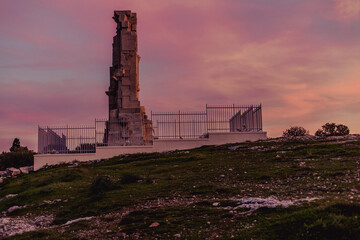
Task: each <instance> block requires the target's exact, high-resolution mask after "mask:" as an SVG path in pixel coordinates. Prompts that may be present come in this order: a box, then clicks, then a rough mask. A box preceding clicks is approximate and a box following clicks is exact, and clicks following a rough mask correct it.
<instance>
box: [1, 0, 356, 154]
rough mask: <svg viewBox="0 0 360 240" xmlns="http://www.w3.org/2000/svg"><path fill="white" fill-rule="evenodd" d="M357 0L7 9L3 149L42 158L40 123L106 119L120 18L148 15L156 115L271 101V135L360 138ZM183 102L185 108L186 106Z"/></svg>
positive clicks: (145, 76)
mask: <svg viewBox="0 0 360 240" xmlns="http://www.w3.org/2000/svg"><path fill="white" fill-rule="evenodd" d="M359 4H360V3H359V1H357V0H341V1H340V0H331V1H311V0H304V1H288V0H276V1H275V0H245V1H236V0H228V1H215V0H207V1H205V0H204V1H190V0H189V1H172V0H170V1H169V0H154V1H148V0H135V1H134V0H126V1H118V0H105V1H97V0H89V1H86V4H85V1H80V0H62V1H60V0H54V1H46V0H26V1H25V0H19V1H12V0H3V1H1V3H0V54H1V56H2V57H1V58H0V86H1V87H0V104H1V106H0V151H3V150H7V149H8V147H9V146H8V145H9V144H11V142H12V140H13V138H14V137H20V139H23V141H22V143H24V144H25V145H28V146H29V147H30V148H32V149H36V138H37V136H36V134H37V132H36V131H37V125H38V124H41V125H43V124H50V125H65V124H67V123H69V124H81V123H85V124H86V123H93V121H94V118H99V117H100V118H101V117H103V118H106V117H107V97H106V95H105V91H106V89H107V87H108V84H109V79H108V77H109V72H108V71H109V66H110V65H111V51H112V49H111V44H112V37H113V35H114V34H115V23H114V22H113V20H112V19H111V17H112V15H113V11H114V10H115V9H120V10H124V9H129V10H132V11H134V12H136V13H137V14H138V37H139V55H140V56H141V61H140V88H141V91H140V98H141V103H142V104H143V105H145V106H146V108H147V111H148V112H150V111H151V110H153V111H176V110H179V109H181V110H202V109H203V108H204V106H205V104H206V103H209V104H232V103H235V104H257V103H262V104H263V107H264V108H263V111H264V113H263V118H264V120H263V122H264V130H266V131H268V135H269V136H272V137H275V136H279V135H280V134H281V133H282V131H283V130H284V129H285V128H287V127H289V126H293V125H301V126H303V127H305V128H307V129H309V130H310V132H311V133H314V131H316V129H317V128H319V127H320V126H321V125H322V124H324V123H326V122H338V123H343V124H346V125H348V126H349V127H350V130H351V132H358V133H359V132H360V124H359V109H360V97H359V96H360V95H359V94H358V89H360V61H359V59H360V45H359V42H360V18H359V16H360V6H359ZM179 103H181V105H179Z"/></svg>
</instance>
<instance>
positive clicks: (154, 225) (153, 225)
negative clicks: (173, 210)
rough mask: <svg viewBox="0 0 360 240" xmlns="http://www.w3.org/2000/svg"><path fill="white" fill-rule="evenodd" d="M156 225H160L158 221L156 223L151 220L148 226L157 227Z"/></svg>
mask: <svg viewBox="0 0 360 240" xmlns="http://www.w3.org/2000/svg"><path fill="white" fill-rule="evenodd" d="M158 226H160V223H158V222H153V223H152V224H150V226H149V227H151V228H153V227H158Z"/></svg>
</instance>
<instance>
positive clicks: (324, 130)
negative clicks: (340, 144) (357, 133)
mask: <svg viewBox="0 0 360 240" xmlns="http://www.w3.org/2000/svg"><path fill="white" fill-rule="evenodd" d="M349 133H350V130H349V128H348V127H347V126H345V125H343V124H336V123H326V124H324V125H323V126H322V127H321V129H318V130H317V131H316V133H315V136H318V137H329V136H345V135H349Z"/></svg>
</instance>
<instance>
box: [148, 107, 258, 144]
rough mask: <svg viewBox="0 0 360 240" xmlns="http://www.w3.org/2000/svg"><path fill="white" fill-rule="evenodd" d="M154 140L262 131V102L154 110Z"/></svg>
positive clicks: (152, 120) (152, 115) (152, 119)
mask: <svg viewBox="0 0 360 240" xmlns="http://www.w3.org/2000/svg"><path fill="white" fill-rule="evenodd" d="M151 122H152V127H153V136H154V139H190V138H206V137H207V136H208V134H209V133H222V132H254V131H262V111H261V104H260V105H243V106H237V105H206V108H205V111H204V112H181V111H179V112H159V113H156V112H151Z"/></svg>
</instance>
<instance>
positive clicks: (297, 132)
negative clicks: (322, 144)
mask: <svg viewBox="0 0 360 240" xmlns="http://www.w3.org/2000/svg"><path fill="white" fill-rule="evenodd" d="M308 133H309V131H307V130H306V129H305V128H303V127H298V126H295V127H290V128H289V129H286V130H285V131H284V132H283V137H298V136H305V134H308Z"/></svg>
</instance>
